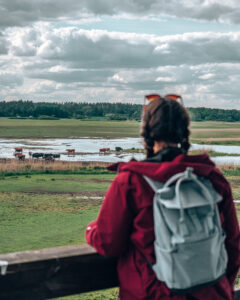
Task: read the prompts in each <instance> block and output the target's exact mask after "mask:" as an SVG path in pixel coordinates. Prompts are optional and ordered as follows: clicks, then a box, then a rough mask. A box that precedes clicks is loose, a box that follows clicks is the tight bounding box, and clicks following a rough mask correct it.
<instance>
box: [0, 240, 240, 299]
mask: <svg viewBox="0 0 240 300" xmlns="http://www.w3.org/2000/svg"><path fill="white" fill-rule="evenodd" d="M6 264H7V268H6V270H5V267H6V266H4V265H6ZM1 265H2V267H0V273H2V274H1V275H0V299H1V300H16V299H17V300H30V299H34V300H42V299H51V298H56V297H61V296H67V295H74V294H80V293H83V292H88V291H95V290H99V289H105V288H110V287H115V286H118V280H117V272H116V260H115V259H113V258H106V257H103V256H100V255H99V254H97V253H96V252H95V250H94V249H93V248H92V247H90V246H87V245H77V246H63V247H57V248H50V249H42V250H37V251H23V252H15V253H8V254H1V255H0V266H1ZM4 273H5V274H4ZM236 299H237V300H240V292H239V291H237V292H236Z"/></svg>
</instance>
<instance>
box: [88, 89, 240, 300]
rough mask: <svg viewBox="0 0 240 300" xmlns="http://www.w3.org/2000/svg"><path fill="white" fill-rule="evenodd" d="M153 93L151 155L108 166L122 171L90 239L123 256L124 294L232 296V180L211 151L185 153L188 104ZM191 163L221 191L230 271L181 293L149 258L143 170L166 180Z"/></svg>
mask: <svg viewBox="0 0 240 300" xmlns="http://www.w3.org/2000/svg"><path fill="white" fill-rule="evenodd" d="M149 98H150V97H149ZM154 98H156V99H155V100H154V101H151V102H150V104H149V105H148V106H147V107H145V110H144V115H143V121H142V129H141V135H142V137H143V138H144V142H145V148H146V153H147V158H146V160H145V161H142V162H136V161H133V162H128V163H119V164H115V165H112V166H111V167H110V168H109V169H110V170H113V171H118V175H117V176H116V178H115V179H114V181H113V182H112V184H111V186H110V188H109V190H108V192H107V194H106V197H105V200H104V202H103V204H102V207H101V210H100V213H99V216H98V218H97V220H96V221H94V222H92V223H91V224H89V226H88V227H87V230H86V239H87V242H88V243H89V244H90V245H92V246H93V247H94V248H96V250H97V251H98V252H99V253H100V254H102V255H106V256H117V257H118V258H119V259H118V276H119V282H120V299H124V300H138V299H139V300H140V299H153V300H154V299H164V300H167V299H174V300H177V299H179V300H184V299H199V300H202V299H204V300H208V299H209V300H210V299H211V300H213V299H214V300H215V299H216V300H217V299H219V300H230V299H233V296H234V292H233V290H234V280H235V278H236V275H237V272H238V268H239V265H240V255H239V254H240V242H239V241H240V233H239V227H238V221H237V216H236V211H235V208H234V203H233V198H232V193H231V188H230V185H229V183H228V182H227V181H226V179H225V178H224V177H223V175H222V174H221V172H220V171H219V170H218V169H217V168H216V167H215V165H214V163H213V162H212V161H211V160H210V159H209V157H208V155H207V154H203V155H198V156H188V155H187V152H188V150H189V147H190V144H189V116H188V114H187V112H186V110H185V109H184V107H183V106H182V105H181V104H179V103H178V102H176V101H174V100H172V99H171V98H170V97H165V98H161V97H160V96H158V97H156V95H155V97H154ZM187 166H189V167H192V168H193V169H194V172H195V173H196V174H197V175H199V176H203V177H205V178H207V179H209V180H210V181H211V182H212V185H213V187H214V188H215V189H216V190H217V192H218V193H219V194H221V195H222V197H223V201H221V202H220V204H219V211H220V217H221V223H222V227H223V229H224V231H225V233H226V241H225V245H226V249H227V253H228V257H229V259H228V266H227V272H226V276H225V277H223V278H222V279H221V280H219V281H218V282H217V283H216V284H214V285H211V286H207V287H204V288H202V289H199V290H197V291H195V292H192V293H191V294H188V295H181V296H180V295H174V294H173V293H172V292H171V291H170V290H169V289H168V288H167V286H166V285H165V284H164V283H163V282H161V281H159V280H157V278H156V275H155V273H154V272H153V270H152V268H151V265H150V263H149V262H151V263H152V264H154V263H155V254H154V246H153V242H154V226H153V195H154V193H153V191H152V189H151V188H150V186H149V185H148V183H147V182H146V181H145V179H144V178H143V175H146V176H148V177H150V178H152V179H153V180H156V181H160V182H166V181H167V180H168V179H169V178H170V177H171V176H173V175H174V174H176V173H179V172H182V171H184V170H185V169H186V167H187ZM196 272H197V270H196Z"/></svg>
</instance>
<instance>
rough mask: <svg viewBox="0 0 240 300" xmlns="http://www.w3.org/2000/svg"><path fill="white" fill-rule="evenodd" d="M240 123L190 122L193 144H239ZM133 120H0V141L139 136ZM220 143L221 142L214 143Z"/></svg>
mask: <svg viewBox="0 0 240 300" xmlns="http://www.w3.org/2000/svg"><path fill="white" fill-rule="evenodd" d="M239 128H240V123H239V122H236V123H227V122H192V124H191V132H192V135H191V138H192V140H193V141H199V142H201V141H202V142H204V141H205V140H206V141H207V142H208V143H212V142H214V141H211V140H209V139H216V138H218V139H228V140H227V142H225V144H226V143H228V144H230V143H232V142H234V143H236V144H240V141H239V140H236V139H240V130H238V129H239ZM139 131H140V123H139V122H137V121H124V122H122V121H106V120H100V121H93V120H84V121H83V120H75V119H61V120H25V119H24V120H22V119H21V120H18V119H7V118H0V137H1V138H77V137H102V138H117V137H118V138H119V137H139ZM216 142H220V143H223V142H224V141H216Z"/></svg>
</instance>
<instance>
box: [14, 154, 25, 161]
mask: <svg viewBox="0 0 240 300" xmlns="http://www.w3.org/2000/svg"><path fill="white" fill-rule="evenodd" d="M15 157H17V158H18V159H19V160H25V155H24V154H22V153H16V154H15Z"/></svg>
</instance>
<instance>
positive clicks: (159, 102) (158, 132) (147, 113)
mask: <svg viewBox="0 0 240 300" xmlns="http://www.w3.org/2000/svg"><path fill="white" fill-rule="evenodd" d="M189 124H190V118H189V115H188V113H187V111H186V109H185V108H184V107H183V105H181V104H180V103H178V102H177V101H174V100H172V99H170V98H161V97H159V98H158V99H156V100H154V101H152V102H150V103H149V104H148V105H147V106H146V107H145V110H144V112H143V120H142V127H141V136H142V137H143V138H144V141H145V148H146V151H147V158H149V157H152V156H153V155H154V152H153V146H154V141H163V142H166V143H174V144H179V145H180V148H181V150H182V152H183V153H187V152H188V150H189V148H190V144H189V134H190V131H189V128H188V127H189Z"/></svg>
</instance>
